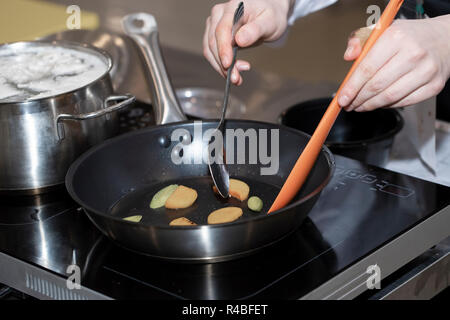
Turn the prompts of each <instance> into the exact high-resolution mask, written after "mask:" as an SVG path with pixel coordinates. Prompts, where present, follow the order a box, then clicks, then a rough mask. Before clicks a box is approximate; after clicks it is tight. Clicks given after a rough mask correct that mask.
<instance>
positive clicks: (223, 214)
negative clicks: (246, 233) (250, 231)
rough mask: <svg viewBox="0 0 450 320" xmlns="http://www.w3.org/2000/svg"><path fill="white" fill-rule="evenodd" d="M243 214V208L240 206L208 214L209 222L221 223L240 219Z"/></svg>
mask: <svg viewBox="0 0 450 320" xmlns="http://www.w3.org/2000/svg"><path fill="white" fill-rule="evenodd" d="M242 214H243V211H242V209H241V208H238V207H226V208H222V209H218V210H215V211H213V212H211V213H210V214H209V216H208V223H209V224H219V223H227V222H232V221H234V220H237V219H239V218H240V217H241V216H242Z"/></svg>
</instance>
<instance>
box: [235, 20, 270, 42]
mask: <svg viewBox="0 0 450 320" xmlns="http://www.w3.org/2000/svg"><path fill="white" fill-rule="evenodd" d="M269 29H270V22H268V21H267V20H265V19H264V17H261V16H259V17H257V18H256V19H255V20H253V21H251V22H249V23H247V24H245V25H243V26H242V27H241V28H240V29H239V31H238V32H237V33H236V37H235V40H236V43H237V44H238V46H239V47H249V46H251V45H253V44H254V43H256V42H257V41H258V40H260V39H263V40H264V38H266V37H268V36H270V35H269V34H268V31H269Z"/></svg>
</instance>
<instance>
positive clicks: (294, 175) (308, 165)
mask: <svg viewBox="0 0 450 320" xmlns="http://www.w3.org/2000/svg"><path fill="white" fill-rule="evenodd" d="M402 3H403V0H391V1H389V3H388V5H387V6H386V9H384V12H383V14H382V15H381V17H380V20H379V21H378V23H377V24H376V26H375V28H374V29H373V31H372V33H371V34H370V36H369V38H368V39H367V41H366V43H365V45H364V47H363V49H362V51H361V54H360V55H359V57H358V59H356V61H355V62H354V63H353V65H352V67H351V69H350V71H349V72H348V74H347V76H346V77H345V79H344V81H343V82H342V84H341V86H340V87H339V90H338V92H337V94H336V96H335V97H334V99H333V101H331V103H330V105H329V106H328V109H327V111H326V112H325V114H324V115H323V117H322V120H320V122H319V125H318V126H317V128H316V131H314V134H313V135H312V137H311V139H310V140H309V142H308V144H307V145H306V147H305V149H304V150H303V152H302V154H301V155H300V157H299V158H298V160H297V162H296V163H295V165H294V168H293V169H292V171H291V173H290V174H289V176H288V178H287V180H286V182H285V183H284V185H283V187H282V188H281V190H280V193H279V194H278V196H277V198H276V199H275V201H274V202H273V204H272V206H271V207H270V209H269V212H268V213H271V212H273V211H276V210H279V209H281V208H283V207H284V206H286V205H287V204H288V203H289V202H290V201H291V200H292V199H293V198H294V197H295V195H296V194H297V192H298V191H299V190H300V189H301V187H302V185H303V183H304V182H305V180H306V178H307V177H308V174H309V172H310V171H311V169H312V167H313V166H314V163H315V162H316V159H317V156H318V155H319V153H320V150H321V148H322V145H323V143H324V142H325V139H326V138H327V136H328V133H329V132H330V130H331V127H332V126H333V124H334V122H335V121H336V118H337V116H338V115H339V112H340V111H341V107H339V104H338V102H337V98H338V96H339V93H340V91H341V89H342V88H343V87H344V85H345V83H346V82H347V81H348V79H349V78H350V77H351V75H352V74H353V72H354V71H355V69H356V68H357V67H358V65H359V64H360V62H361V61H362V59H364V57H365V56H366V55H367V53H368V52H369V50H370V49H371V48H372V47H373V45H374V44H375V42H376V41H377V39H378V38H379V37H380V36H381V35H382V34H383V32H384V31H385V30H386V29H387V28H388V27H389V26H390V25H391V23H392V21H393V20H394V18H395V16H396V15H397V12H398V10H399V9H400V7H401V5H402Z"/></svg>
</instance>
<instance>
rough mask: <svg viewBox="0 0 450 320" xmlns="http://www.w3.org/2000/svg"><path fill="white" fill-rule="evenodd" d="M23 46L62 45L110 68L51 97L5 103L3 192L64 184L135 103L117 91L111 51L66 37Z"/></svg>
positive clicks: (0, 143)
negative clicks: (123, 111)
mask: <svg viewBox="0 0 450 320" xmlns="http://www.w3.org/2000/svg"><path fill="white" fill-rule="evenodd" d="M5 46H8V47H12V48H13V49H17V50H19V49H20V48H24V47H33V46H59V47H64V48H70V49H73V50H80V51H84V52H87V53H90V54H94V55H96V56H97V57H99V58H100V59H101V60H102V61H104V62H105V64H106V65H107V71H106V72H105V73H104V74H103V75H102V76H100V77H99V78H98V79H96V80H94V81H92V82H90V83H89V84H87V85H85V86H83V87H80V88H77V89H75V90H72V91H70V92H65V93H62V94H57V95H54V96H51V97H46V98H41V99H36V100H30V101H11V102H10V101H8V102H3V103H2V102H0V150H1V152H0V192H2V193H3V192H11V191H14V192H19V191H22V192H26V193H32V194H33V193H41V192H43V191H45V190H46V189H47V188H49V187H53V186H56V185H60V184H63V183H64V178H65V175H66V172H67V169H68V168H69V166H70V164H71V163H72V162H73V161H74V160H75V159H76V158H77V157H78V156H79V155H80V154H81V153H83V152H84V151H85V150H87V149H88V148H89V147H91V146H93V145H95V144H97V143H99V142H101V141H103V140H105V139H107V138H109V137H111V136H113V135H114V134H115V133H116V131H117V130H118V118H117V115H116V114H115V111H117V110H119V109H121V108H124V107H125V106H127V105H129V104H131V103H132V102H134V100H135V98H134V96H132V95H129V94H125V95H114V94H113V89H112V84H111V78H110V75H109V72H110V70H111V68H112V60H111V58H110V57H109V55H108V54H107V53H106V52H104V51H101V50H99V49H96V48H94V47H92V46H89V45H81V44H76V43H70V42H62V41H53V42H45V41H34V42H17V43H12V44H5V45H2V46H0V49H2V48H4V47H5Z"/></svg>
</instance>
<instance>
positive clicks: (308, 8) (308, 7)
mask: <svg viewBox="0 0 450 320" xmlns="http://www.w3.org/2000/svg"><path fill="white" fill-rule="evenodd" d="M336 1H337V0H296V1H295V4H294V8H293V10H292V13H291V16H290V17H289V19H288V23H289V25H292V24H294V22H295V20H297V19H298V18H301V17H303V16H306V15H308V14H310V13H312V12H314V11H318V10H320V9H323V8H325V7H328V6H329V5H332V4H333V3H335V2H336Z"/></svg>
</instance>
